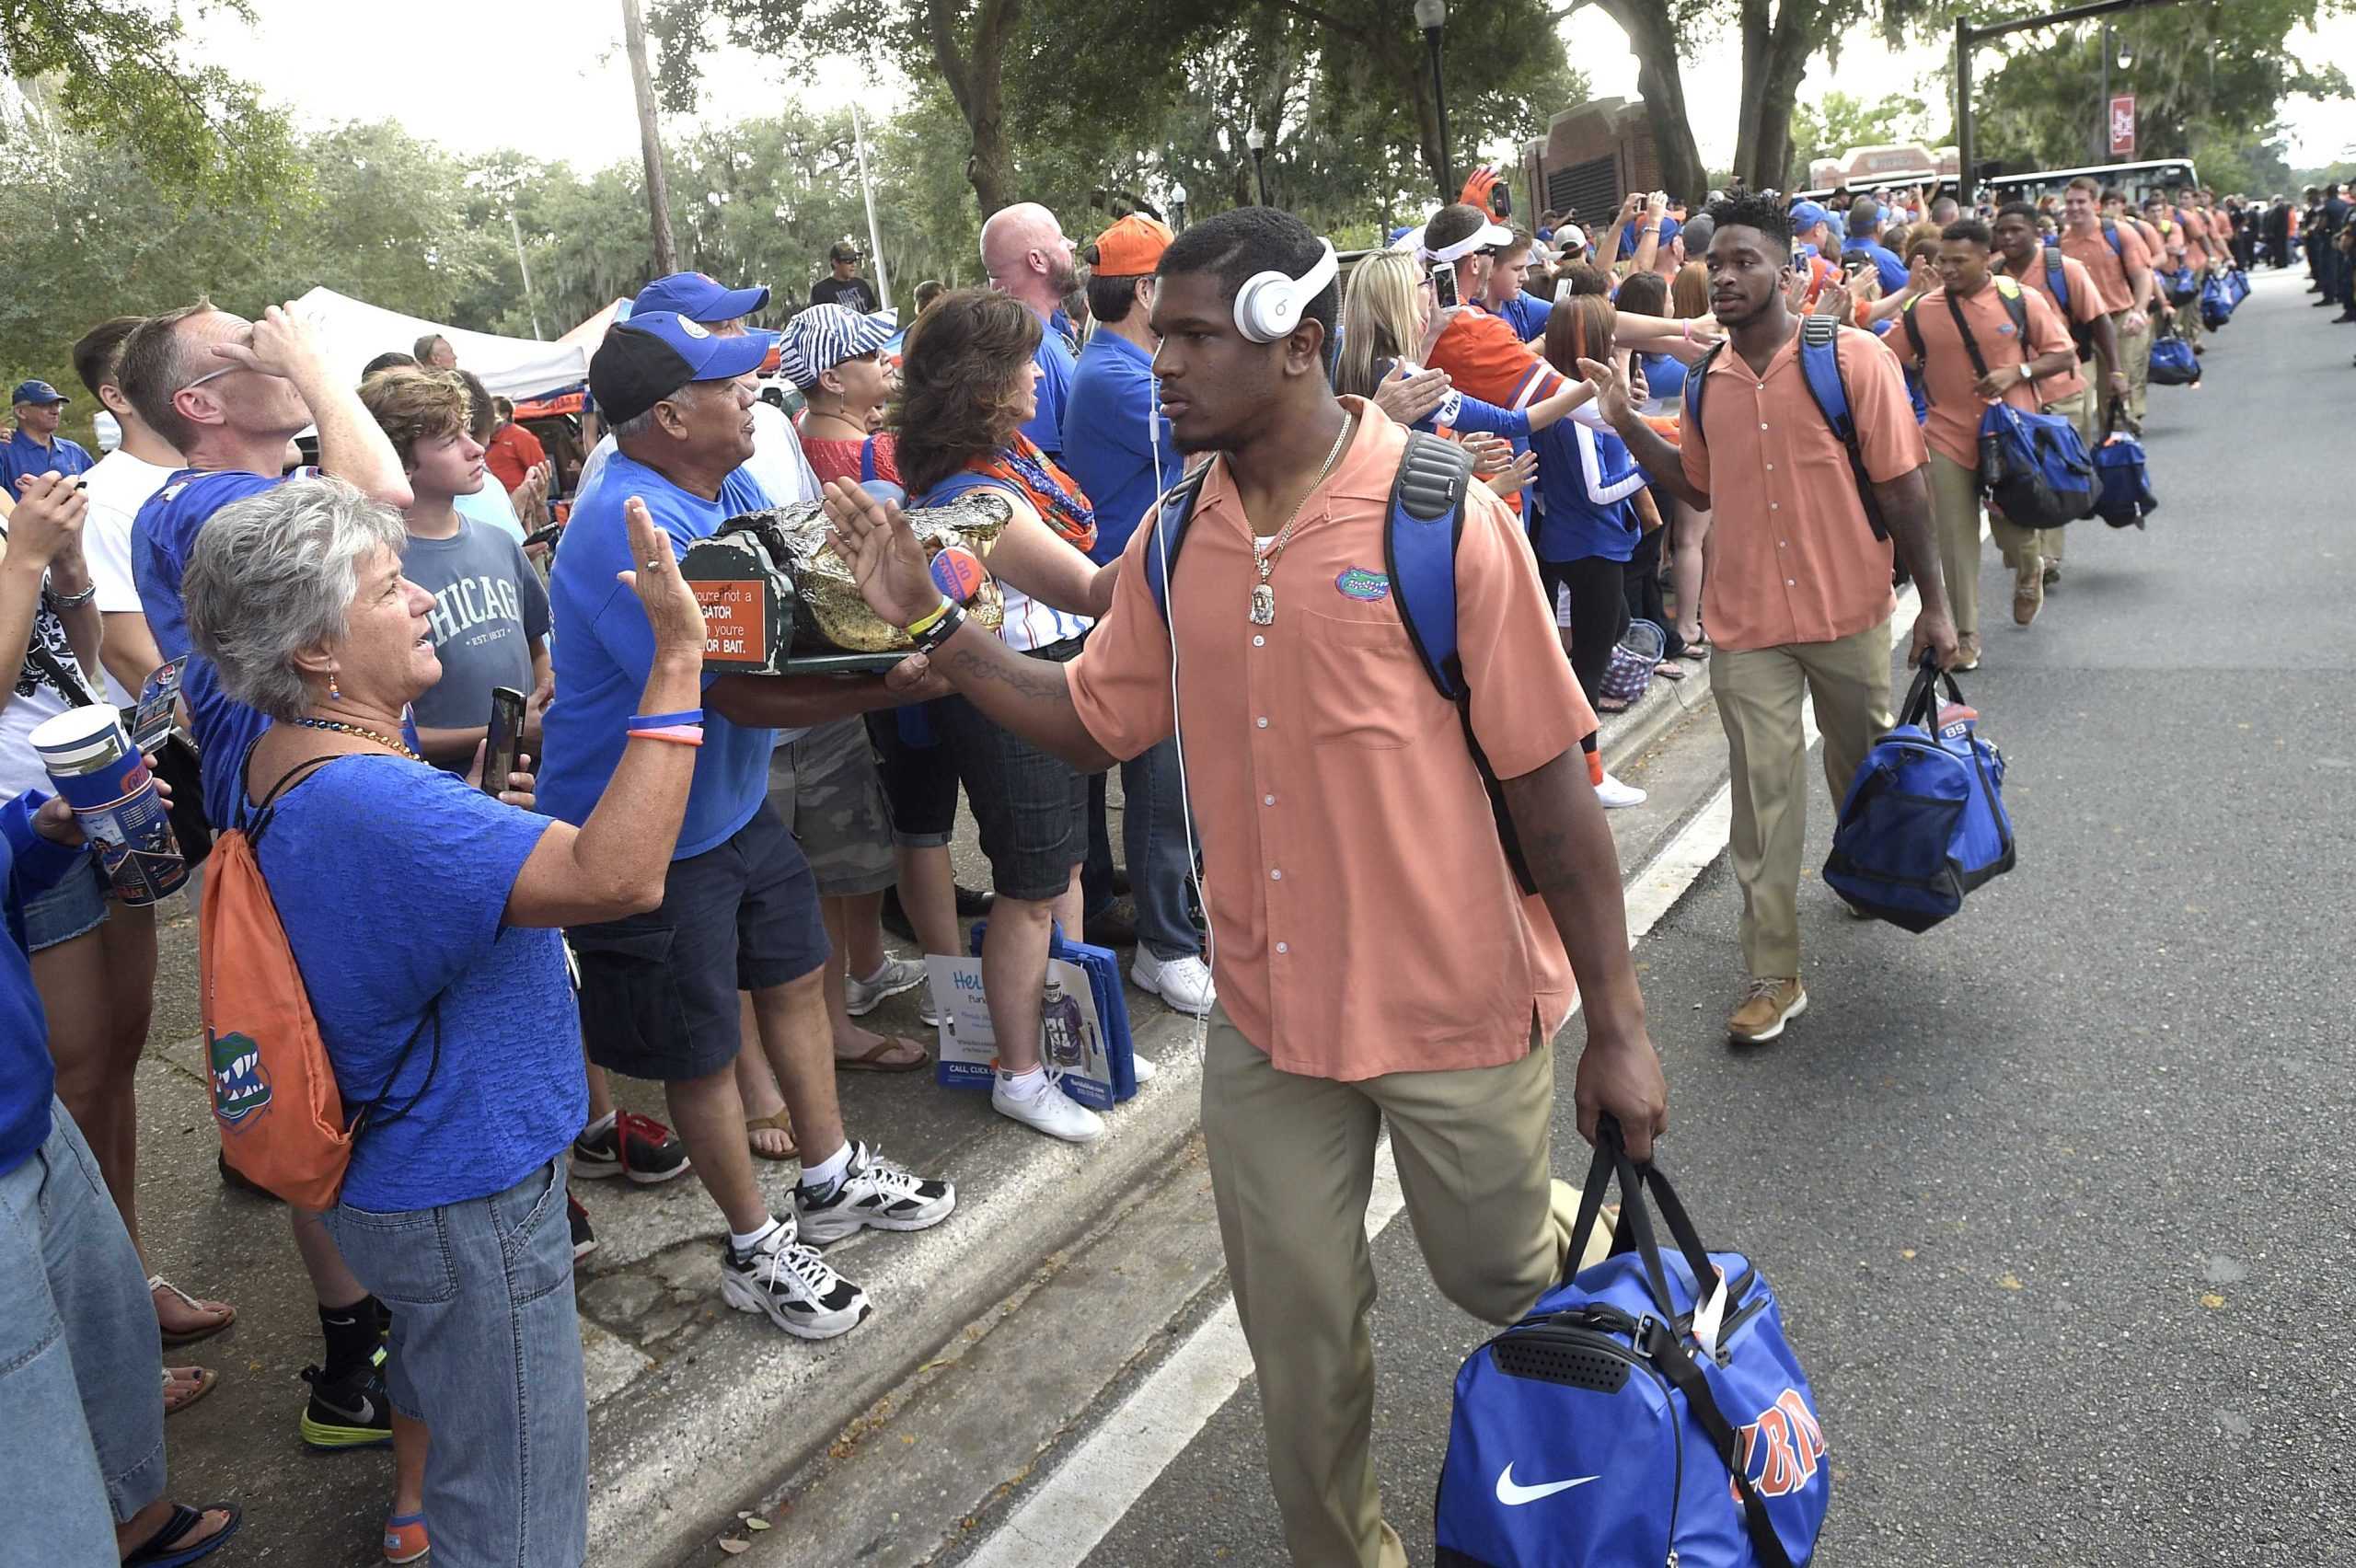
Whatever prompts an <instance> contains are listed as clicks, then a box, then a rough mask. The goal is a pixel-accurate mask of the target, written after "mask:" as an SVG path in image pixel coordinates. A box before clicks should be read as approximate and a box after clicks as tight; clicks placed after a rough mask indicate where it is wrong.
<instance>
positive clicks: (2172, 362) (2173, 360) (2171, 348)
mask: <svg viewBox="0 0 2356 1568" xmlns="http://www.w3.org/2000/svg"><path fill="white" fill-rule="evenodd" d="M2149 374H2150V379H2151V383H2152V385H2153V386H2192V385H2193V384H2194V383H2196V382H2198V381H2199V380H2200V357H2199V356H2198V355H2196V354H2194V353H2193V352H2192V345H2191V344H2190V343H2188V342H2186V341H2185V340H2183V339H2182V338H2179V337H2177V335H2176V334H2175V333H2173V332H2171V333H2169V334H2168V336H2166V337H2165V338H2154V339H2153V340H2152V368H2151V371H2150V373H2149Z"/></svg>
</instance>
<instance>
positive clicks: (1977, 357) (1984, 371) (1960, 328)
mask: <svg viewBox="0 0 2356 1568" xmlns="http://www.w3.org/2000/svg"><path fill="white" fill-rule="evenodd" d="M1989 286H1990V287H1994V286H1995V285H1994V284H1990V285H1989ZM1942 292H1943V293H1944V292H1945V291H1942ZM1946 302H1947V314H1948V315H1949V316H1952V317H1955V329H1956V331H1957V333H1958V335H1960V336H1961V337H1962V339H1963V352H1965V353H1968V354H1969V355H1970V356H1971V368H1972V371H1973V373H1974V374H1975V375H1979V376H1980V377H1981V378H1982V379H1983V380H1984V379H1986V377H1987V375H1988V360H1987V357H1986V356H1985V355H1983V354H1981V352H1980V340H1979V339H1977V338H1974V337H1973V336H1972V335H1971V324H1970V323H1969V322H1968V321H1966V320H1964V318H1963V302H1962V301H1961V300H1958V298H1956V297H1955V295H1953V294H1946ZM1916 352H1921V351H1919V350H1917V351H1916Z"/></svg>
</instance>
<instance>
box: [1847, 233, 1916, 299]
mask: <svg viewBox="0 0 2356 1568" xmlns="http://www.w3.org/2000/svg"><path fill="white" fill-rule="evenodd" d="M1849 248H1850V249H1852V250H1866V251H1871V252H1872V253H1873V259H1874V271H1875V272H1876V273H1877V274H1878V275H1879V276H1880V278H1881V292H1882V293H1883V294H1896V293H1898V292H1899V291H1900V290H1901V289H1903V288H1904V287H1905V286H1906V283H1907V280H1908V279H1909V278H1911V276H1912V274H1911V273H1910V272H1909V271H1907V270H1906V262H1905V260H1904V259H1902V258H1901V257H1900V255H1899V254H1898V252H1897V251H1895V250H1892V249H1891V248H1889V247H1888V246H1887V245H1884V244H1883V243H1882V242H1881V241H1880V240H1879V239H1878V238H1876V239H1860V240H1855V241H1853V242H1851V244H1850V246H1849Z"/></svg>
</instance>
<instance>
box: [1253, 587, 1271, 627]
mask: <svg viewBox="0 0 2356 1568" xmlns="http://www.w3.org/2000/svg"><path fill="white" fill-rule="evenodd" d="M1252 624H1253V626H1274V625H1276V589H1275V588H1274V587H1273V586H1271V585H1270V584H1268V583H1265V582H1263V583H1260V584H1259V585H1257V586H1256V587H1254V588H1253V590H1252Z"/></svg>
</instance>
